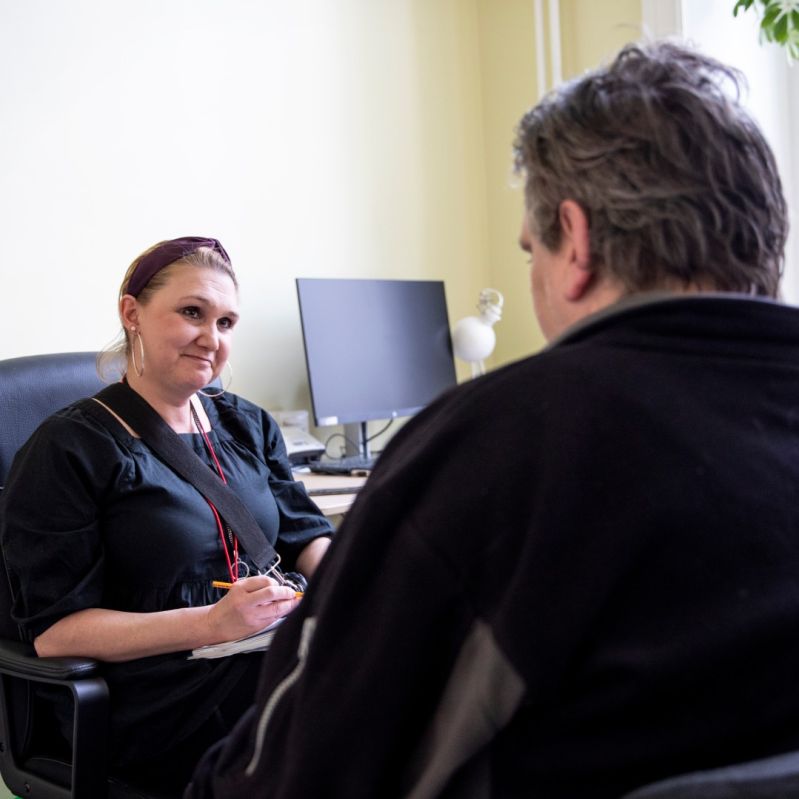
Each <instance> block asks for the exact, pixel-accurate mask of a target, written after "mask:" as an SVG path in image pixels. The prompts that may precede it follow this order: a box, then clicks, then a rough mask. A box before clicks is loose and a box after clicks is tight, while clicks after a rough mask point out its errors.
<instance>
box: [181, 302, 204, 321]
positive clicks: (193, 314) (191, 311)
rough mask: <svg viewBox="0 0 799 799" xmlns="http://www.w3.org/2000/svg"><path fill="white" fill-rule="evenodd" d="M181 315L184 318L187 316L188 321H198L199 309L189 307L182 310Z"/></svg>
mask: <svg viewBox="0 0 799 799" xmlns="http://www.w3.org/2000/svg"><path fill="white" fill-rule="evenodd" d="M181 313H182V314H183V315H184V316H188V317H189V319H199V318H200V309H199V308H197V307H195V306H193V305H191V306H189V307H188V308H184V309H183V310H182V311H181Z"/></svg>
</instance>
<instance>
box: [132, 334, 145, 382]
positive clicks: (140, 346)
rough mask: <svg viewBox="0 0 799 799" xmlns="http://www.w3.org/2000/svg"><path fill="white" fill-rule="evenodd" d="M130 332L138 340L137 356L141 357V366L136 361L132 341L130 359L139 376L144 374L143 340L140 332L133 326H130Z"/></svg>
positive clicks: (134, 347) (134, 346)
mask: <svg viewBox="0 0 799 799" xmlns="http://www.w3.org/2000/svg"><path fill="white" fill-rule="evenodd" d="M130 332H131V333H133V335H134V336H136V338H137V339H138V341H139V357H140V358H141V366H139V365H138V364H137V363H136V345H135V344H134V343H132V342H131V345H130V359H131V361H133V371H134V372H136V374H137V375H138V376H139V377H141V376H142V375H143V374H144V342H143V341H142V339H141V333H139V331H138V330H136V328H135V327H132V328H131V329H130Z"/></svg>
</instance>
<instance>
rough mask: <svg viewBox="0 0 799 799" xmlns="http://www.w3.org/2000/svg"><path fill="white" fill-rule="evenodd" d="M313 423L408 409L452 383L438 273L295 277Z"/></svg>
mask: <svg viewBox="0 0 799 799" xmlns="http://www.w3.org/2000/svg"><path fill="white" fill-rule="evenodd" d="M297 294H298V297H299V304H300V318H301V320H302V334H303V339H304V342H305V359H306V364H307V367H308V381H309V383H310V388H311V401H312V403H313V412H314V418H315V420H316V424H317V425H319V426H320V427H321V426H324V425H334V424H345V423H351V422H364V421H366V420H368V419H390V418H393V417H395V416H410V415H411V414H413V413H415V412H416V411H418V410H420V409H421V408H423V407H424V406H425V405H427V404H428V403H429V402H430V401H431V400H432V399H434V398H435V397H436V396H437V395H438V394H440V393H441V392H442V391H443V390H444V389H446V388H449V387H450V386H453V385H454V384H455V365H454V362H453V359H452V341H451V339H450V334H449V319H448V317H447V304H446V298H445V296H444V284H443V282H441V281H440V280H349V279H324V278H299V279H298V280H297Z"/></svg>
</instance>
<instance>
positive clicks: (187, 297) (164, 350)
mask: <svg viewBox="0 0 799 799" xmlns="http://www.w3.org/2000/svg"><path fill="white" fill-rule="evenodd" d="M119 316H120V320H121V322H122V326H123V338H122V339H121V344H120V346H119V347H118V348H117V350H116V352H117V353H118V354H119V355H120V356H122V358H123V359H124V363H125V372H124V376H123V379H122V385H123V387H124V389H122V388H119V387H115V390H122V391H123V392H125V393H131V396H132V397H133V398H134V399H137V400H144V401H145V402H146V404H147V405H148V406H149V407H150V408H151V409H153V410H154V411H155V412H157V414H158V416H159V417H160V419H161V420H163V422H165V423H166V425H167V426H168V428H170V429H171V431H173V432H174V433H176V434H177V436H178V437H179V438H180V439H182V440H183V441H184V442H185V443H186V444H187V445H188V447H190V448H191V449H192V450H193V451H194V452H195V453H196V454H197V455H198V456H199V457H200V458H202V459H203V461H204V462H205V464H207V466H208V467H209V468H210V470H211V471H212V472H213V473H215V474H216V475H218V477H219V479H220V480H222V481H223V482H225V483H226V484H227V485H228V487H229V488H230V489H231V490H232V492H233V493H235V494H236V495H237V496H238V499H240V500H241V501H242V502H243V503H244V505H245V506H246V509H247V510H248V511H249V513H250V514H251V515H252V517H254V519H255V521H256V522H257V528H256V529H259V530H260V532H262V534H263V536H264V538H265V539H266V540H267V541H268V544H271V545H272V546H274V548H275V551H276V552H277V554H278V555H279V556H280V558H281V564H282V567H283V568H284V569H286V570H289V571H292V572H296V573H298V574H299V575H301V576H295V578H294V579H295V583H296V581H299V582H301V581H302V577H303V576H304V577H305V578H308V577H310V576H311V575H312V574H313V572H314V571H315V569H316V567H317V565H318V563H319V561H320V560H321V558H322V555H323V554H324V552H325V550H326V548H327V546H328V544H329V543H330V539H329V535H330V534H331V532H332V528H331V526H330V524H329V523H328V522H327V520H325V519H324V517H323V516H322V515H321V514H320V513H319V511H318V509H317V508H316V506H315V505H314V504H313V502H312V501H311V500H310V499H309V498H308V497H307V495H306V493H305V490H304V488H303V487H302V485H301V484H300V483H295V482H294V481H293V478H292V475H291V469H290V466H289V462H288V459H287V457H286V451H285V446H284V444H283V441H282V439H281V436H280V432H279V429H278V427H277V425H276V423H275V422H274V421H273V420H272V419H271V417H269V416H268V414H266V413H265V412H264V411H262V410H261V409H260V408H258V407H257V406H255V405H253V404H252V403H250V402H247V401H246V400H244V399H242V398H240V397H237V396H235V395H232V394H229V393H226V392H224V391H220V390H216V389H214V390H209V391H208V392H203V391H202V389H203V388H204V387H206V386H208V385H209V384H211V383H212V382H214V381H215V380H216V379H217V378H218V377H220V376H221V375H222V374H223V370H224V367H225V366H226V365H227V363H228V358H229V356H230V349H231V345H232V338H233V331H234V328H235V326H236V323H237V321H238V318H239V313H238V287H237V283H236V278H235V275H234V272H233V269H232V267H231V264H230V259H229V258H228V255H227V253H226V252H225V250H224V248H223V247H222V245H221V244H220V243H219V242H218V241H216V240H215V239H205V238H197V237H186V238H180V239H174V240H170V241H164V242H161V243H159V244H156V245H155V246H154V247H152V248H150V249H149V250H147V251H146V252H145V253H143V254H142V255H141V256H139V257H138V258H137V259H136V260H135V261H134V262H133V264H131V267H130V268H129V269H128V272H127V274H126V275H125V279H124V281H123V283H122V287H121V290H120V296H119ZM113 354H114V353H106V354H105V355H106V356H108V355H113ZM102 396H103V395H102V393H101V395H99V396H98V397H97V398H95V399H96V400H97V401H95V402H92V401H88V402H87V401H86V400H84V401H81V402H78V403H75V404H74V405H72V406H70V407H68V408H66V409H64V410H62V411H60V412H58V413H56V414H55V415H54V416H52V417H50V419H48V420H47V421H45V423H44V424H43V425H42V426H41V427H40V428H39V429H38V430H37V431H36V432H35V433H34V434H33V436H32V437H31V439H30V440H29V441H28V443H27V444H26V445H25V446H24V447H23V448H22V449H21V450H20V452H19V454H18V456H17V458H16V460H15V462H14V466H13V468H12V471H11V474H10V475H9V479H8V483H7V486H6V488H5V490H4V496H3V505H2V509H1V510H0V531H1V532H2V545H3V548H4V551H5V557H6V564H7V568H8V572H9V579H10V582H11V586H12V589H13V595H14V598H15V601H14V606H13V615H14V618H15V620H16V621H17V623H18V624H19V625H20V627H21V629H22V631H23V633H24V634H25V635H26V636H27V637H28V639H29V640H31V641H32V642H33V644H34V645H35V647H36V651H37V652H38V654H39V655H42V656H47V655H58V656H87V657H93V658H97V659H99V660H103V661H107V668H106V669H105V676H106V679H107V680H108V683H109V685H110V689H111V696H112V718H111V739H110V743H111V752H112V762H113V763H114V764H115V765H116V766H117V767H118V768H119V769H121V770H122V771H123V773H125V772H129V773H131V774H135V775H136V777H137V778H138V779H139V780H141V779H142V778H144V779H145V781H146V780H147V779H156V780H157V781H158V784H159V786H160V787H162V788H163V787H164V786H169V787H171V788H173V789H174V790H180V789H181V788H182V787H183V785H185V783H186V782H187V781H188V778H189V776H190V774H191V770H192V768H193V766H194V764H195V763H196V761H197V759H198V758H199V756H200V755H201V754H202V752H204V751H205V749H206V748H207V747H208V746H209V745H210V744H212V743H213V742H215V741H216V740H218V739H219V738H221V737H222V736H224V735H225V734H226V733H227V732H228V731H229V730H230V729H231V727H232V726H233V724H235V722H236V721H237V720H238V718H239V717H240V716H241V715H242V714H243V713H244V711H245V710H246V709H247V707H249V705H250V703H251V702H252V699H253V696H254V688H255V682H256V679H257V675H258V672H259V664H260V661H261V656H260V655H257V654H242V655H235V656H232V657H224V658H219V659H214V660H202V659H201V660H197V659H189V658H188V657H187V654H188V652H189V651H191V650H193V649H195V648H198V647H201V646H204V645H208V644H214V643H219V642H223V641H230V640H234V639H237V638H241V637H244V636H246V635H249V634H251V633H253V632H255V631H257V630H260V629H262V628H264V627H265V626H267V625H268V624H269V623H270V622H272V621H274V620H276V619H278V618H280V617H282V616H285V615H286V614H287V613H289V612H290V611H291V610H292V609H293V608H294V607H295V606H296V605H297V604H298V602H299V601H300V600H299V599H298V598H297V590H298V585H297V584H295V583H289V581H287V580H286V579H285V578H284V577H282V575H281V572H280V571H279V570H278V571H275V572H271V573H270V574H258V569H257V568H256V566H255V563H254V562H253V559H252V557H251V553H248V552H247V549H246V547H245V546H243V545H242V541H241V540H239V537H237V535H236V533H235V531H234V530H233V529H231V526H230V525H228V524H227V522H226V520H225V518H223V517H222V516H221V515H220V513H219V512H218V510H217V508H216V507H215V506H214V503H213V502H211V501H210V500H208V499H207V498H205V497H204V496H203V495H202V494H201V493H199V491H198V490H197V489H196V488H195V487H194V485H193V484H192V483H190V482H187V481H186V480H185V479H183V478H182V477H181V476H179V474H178V473H176V472H175V471H173V469H172V468H171V467H170V466H169V465H167V463H165V462H164V461H163V460H162V459H161V458H159V457H158V456H157V455H156V454H155V452H154V451H153V450H152V449H151V448H150V447H149V446H148V445H147V444H146V443H145V441H144V440H142V439H143V438H144V436H140V435H139V434H138V432H137V430H136V426H135V424H131V423H130V422H129V421H128V420H126V419H125V418H124V413H119V412H118V411H117V410H115V409H113V408H111V407H109V406H108V404H107V403H106V402H103V400H102ZM87 406H88V407H87ZM214 581H223V582H225V583H231V584H232V587H231V588H230V590H220V589H219V588H216V587H214V586H213V585H212V583H213V582H214ZM299 587H300V588H301V586H299ZM59 699H60V701H62V702H63V701H68V698H67V697H66V696H64V697H59ZM53 700H54V701H56V705H57V710H58V706H59V702H58V700H56V698H55V696H54V697H53ZM65 709H66V710H68V708H65ZM61 716H62V718H64V719H66V718H67V715H66V713H64V712H63V710H62V712H61ZM62 726H64V727H65V730H64V733H65V736H66V737H69V732H70V731H69V729H68V725H67V723H66V721H65V723H64V725H62Z"/></svg>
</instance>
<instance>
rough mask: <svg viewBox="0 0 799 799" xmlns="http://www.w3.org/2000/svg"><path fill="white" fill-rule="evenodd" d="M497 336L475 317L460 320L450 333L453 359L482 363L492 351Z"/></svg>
mask: <svg viewBox="0 0 799 799" xmlns="http://www.w3.org/2000/svg"><path fill="white" fill-rule="evenodd" d="M496 343H497V334H496V333H495V332H494V328H493V327H491V326H490V325H487V324H486V323H485V322H484V321H483V320H482V319H480V318H479V317H477V316H466V317H464V318H463V319H460V320H459V321H458V322H457V323H456V324H455V327H454V329H453V331H452V348H453V350H454V351H455V357H456V358H460V359H461V360H462V361H470V362H471V361H482V360H484V359H485V358H487V357H488V356H489V355H491V353H492V352H493V351H494V347H495V346H496Z"/></svg>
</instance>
